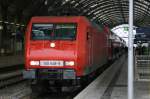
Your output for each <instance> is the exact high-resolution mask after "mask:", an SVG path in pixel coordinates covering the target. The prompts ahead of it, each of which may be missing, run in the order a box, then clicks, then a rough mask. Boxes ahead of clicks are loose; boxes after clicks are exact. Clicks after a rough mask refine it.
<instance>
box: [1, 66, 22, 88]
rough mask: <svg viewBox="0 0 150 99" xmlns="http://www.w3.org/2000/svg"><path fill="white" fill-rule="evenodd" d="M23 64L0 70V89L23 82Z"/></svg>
mask: <svg viewBox="0 0 150 99" xmlns="http://www.w3.org/2000/svg"><path fill="white" fill-rule="evenodd" d="M22 71H23V64H21V65H14V66H9V67H4V68H0V88H4V87H7V86H9V85H12V84H15V83H18V82H21V81H24V79H23V77H22Z"/></svg>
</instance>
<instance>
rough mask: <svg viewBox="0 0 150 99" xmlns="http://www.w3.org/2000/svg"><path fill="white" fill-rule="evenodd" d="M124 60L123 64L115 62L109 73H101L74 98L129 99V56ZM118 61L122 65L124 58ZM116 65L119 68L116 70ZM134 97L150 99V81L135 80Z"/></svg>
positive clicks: (136, 98) (107, 71)
mask: <svg viewBox="0 0 150 99" xmlns="http://www.w3.org/2000/svg"><path fill="white" fill-rule="evenodd" d="M122 58H123V57H122ZM123 61H124V62H123V64H121V66H115V65H116V64H113V66H111V67H110V68H109V69H110V70H106V73H107V75H105V76H104V75H103V74H102V75H100V76H99V77H98V78H97V79H96V80H95V81H93V82H92V83H91V84H90V85H89V86H87V87H86V88H85V89H84V90H83V91H82V92H81V93H79V94H78V95H77V96H76V97H75V98H74V99H128V97H127V88H128V86H127V57H126V58H125V59H123ZM117 62H118V65H120V64H119V63H121V62H122V59H119V61H117ZM114 67H116V68H119V69H118V70H116V69H114ZM110 71H111V72H110ZM113 72H116V73H115V74H113ZM106 73H105V74H106ZM112 75H114V76H112ZM102 78H103V79H102ZM134 97H135V98H134V99H150V82H144V81H134Z"/></svg>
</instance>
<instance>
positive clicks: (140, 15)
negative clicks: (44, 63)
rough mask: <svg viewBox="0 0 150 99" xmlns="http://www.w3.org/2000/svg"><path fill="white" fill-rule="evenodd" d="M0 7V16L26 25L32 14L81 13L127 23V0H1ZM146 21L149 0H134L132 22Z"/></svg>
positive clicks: (103, 20) (110, 22) (149, 21)
mask: <svg viewBox="0 0 150 99" xmlns="http://www.w3.org/2000/svg"><path fill="white" fill-rule="evenodd" d="M0 10H1V11H0V16H1V19H3V20H7V21H9V20H10V21H18V22H22V23H25V24H26V23H27V22H28V20H29V19H30V18H31V17H32V16H43V15H44V16H47V15H49V16H52V15H57V16H59V15H83V16H87V17H88V18H89V19H91V20H92V21H96V22H100V23H103V24H108V25H111V26H116V25H120V24H123V23H128V17H129V16H128V15H129V14H128V13H129V0H0ZM5 16H7V18H6V17H5ZM149 24H150V0H134V25H136V26H143V25H144V26H147V25H149Z"/></svg>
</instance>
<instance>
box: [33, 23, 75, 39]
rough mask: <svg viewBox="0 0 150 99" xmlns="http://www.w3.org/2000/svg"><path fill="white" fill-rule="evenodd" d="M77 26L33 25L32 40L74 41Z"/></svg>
mask: <svg viewBox="0 0 150 99" xmlns="http://www.w3.org/2000/svg"><path fill="white" fill-rule="evenodd" d="M76 31H77V26H76V24H74V23H60V24H33V25H32V34H31V39H32V40H75V38H76Z"/></svg>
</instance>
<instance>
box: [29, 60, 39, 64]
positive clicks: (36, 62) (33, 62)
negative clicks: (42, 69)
mask: <svg viewBox="0 0 150 99" xmlns="http://www.w3.org/2000/svg"><path fill="white" fill-rule="evenodd" d="M30 65H40V62H39V61H30Z"/></svg>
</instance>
